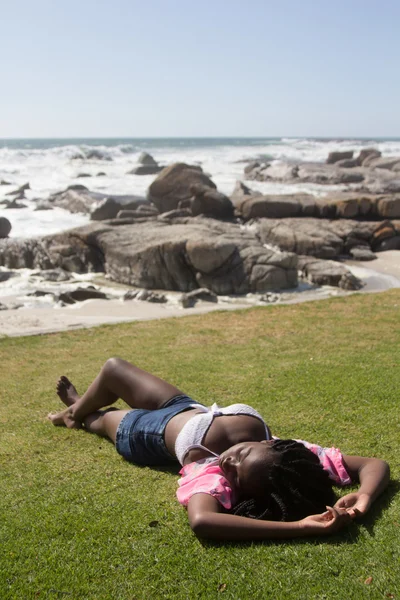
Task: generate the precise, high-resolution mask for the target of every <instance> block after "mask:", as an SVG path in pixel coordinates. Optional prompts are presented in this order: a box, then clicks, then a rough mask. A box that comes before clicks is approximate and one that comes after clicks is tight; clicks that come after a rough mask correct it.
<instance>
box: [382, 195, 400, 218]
mask: <svg viewBox="0 0 400 600" xmlns="http://www.w3.org/2000/svg"><path fill="white" fill-rule="evenodd" d="M376 211H377V213H378V215H379V216H380V217H381V218H384V219H400V194H399V195H398V196H385V197H383V198H380V199H379V200H378V201H377V202H376Z"/></svg>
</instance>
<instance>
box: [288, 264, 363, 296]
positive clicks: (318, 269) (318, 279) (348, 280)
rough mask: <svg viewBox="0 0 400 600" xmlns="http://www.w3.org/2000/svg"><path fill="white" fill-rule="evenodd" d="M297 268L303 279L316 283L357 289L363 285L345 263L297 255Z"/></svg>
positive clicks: (345, 288)
mask: <svg viewBox="0 0 400 600" xmlns="http://www.w3.org/2000/svg"><path fill="white" fill-rule="evenodd" d="M299 270H300V271H301V273H302V275H303V278H304V279H306V280H307V281H309V282H310V283H314V284H316V285H330V286H334V287H340V288H342V289H344V290H359V289H361V288H362V285H363V284H362V282H361V281H360V280H359V279H358V278H357V277H355V276H354V275H353V274H352V273H351V272H350V271H349V269H348V268H347V267H346V266H345V265H343V264H341V263H339V262H336V261H333V260H321V259H319V258H313V257H311V256H299Z"/></svg>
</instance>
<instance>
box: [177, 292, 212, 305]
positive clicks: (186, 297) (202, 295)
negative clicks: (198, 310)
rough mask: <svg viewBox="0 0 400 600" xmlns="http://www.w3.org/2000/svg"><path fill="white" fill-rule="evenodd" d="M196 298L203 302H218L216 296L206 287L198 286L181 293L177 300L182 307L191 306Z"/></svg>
mask: <svg viewBox="0 0 400 600" xmlns="http://www.w3.org/2000/svg"><path fill="white" fill-rule="evenodd" d="M198 300H202V301H203V302H218V296H217V295H216V294H214V292H212V291H211V290H208V289H207V288H198V289H197V290H192V291H191V292H188V293H187V294H182V296H181V297H180V299H179V301H180V303H181V305H182V307H183V308H192V307H193V306H194V305H195V304H196V302H197V301H198Z"/></svg>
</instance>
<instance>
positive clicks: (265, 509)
mask: <svg viewBox="0 0 400 600" xmlns="http://www.w3.org/2000/svg"><path fill="white" fill-rule="evenodd" d="M270 448H272V449H273V451H274V452H272V453H271V454H272V462H271V461H269V462H268V466H267V468H266V470H265V475H264V478H263V481H262V484H263V485H262V488H263V493H262V495H261V496H257V497H256V498H251V499H247V500H244V501H242V502H240V503H239V504H237V505H236V506H234V507H233V509H232V510H231V512H232V513H233V514H235V515H240V516H243V517H250V518H252V519H265V520H270V521H297V520H299V519H302V518H304V517H306V516H307V515H311V514H317V513H321V512H324V511H325V510H326V506H327V505H332V504H333V502H334V492H333V489H332V481H331V480H330V478H329V475H328V473H327V472H326V471H324V470H323V468H322V466H321V464H320V462H319V459H318V457H317V456H316V455H315V454H313V452H311V450H308V448H306V447H305V446H304V445H303V444H301V443H300V442H296V441H295V440H275V441H274V443H273V444H272V445H271V446H270ZM265 491H267V493H265Z"/></svg>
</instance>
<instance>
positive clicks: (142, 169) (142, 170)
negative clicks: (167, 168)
mask: <svg viewBox="0 0 400 600" xmlns="http://www.w3.org/2000/svg"><path fill="white" fill-rule="evenodd" d="M163 168H164V167H161V166H158V165H139V166H138V167H133V169H131V170H130V171H128V172H127V175H156V173H160V172H161V171H162V170H163Z"/></svg>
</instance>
